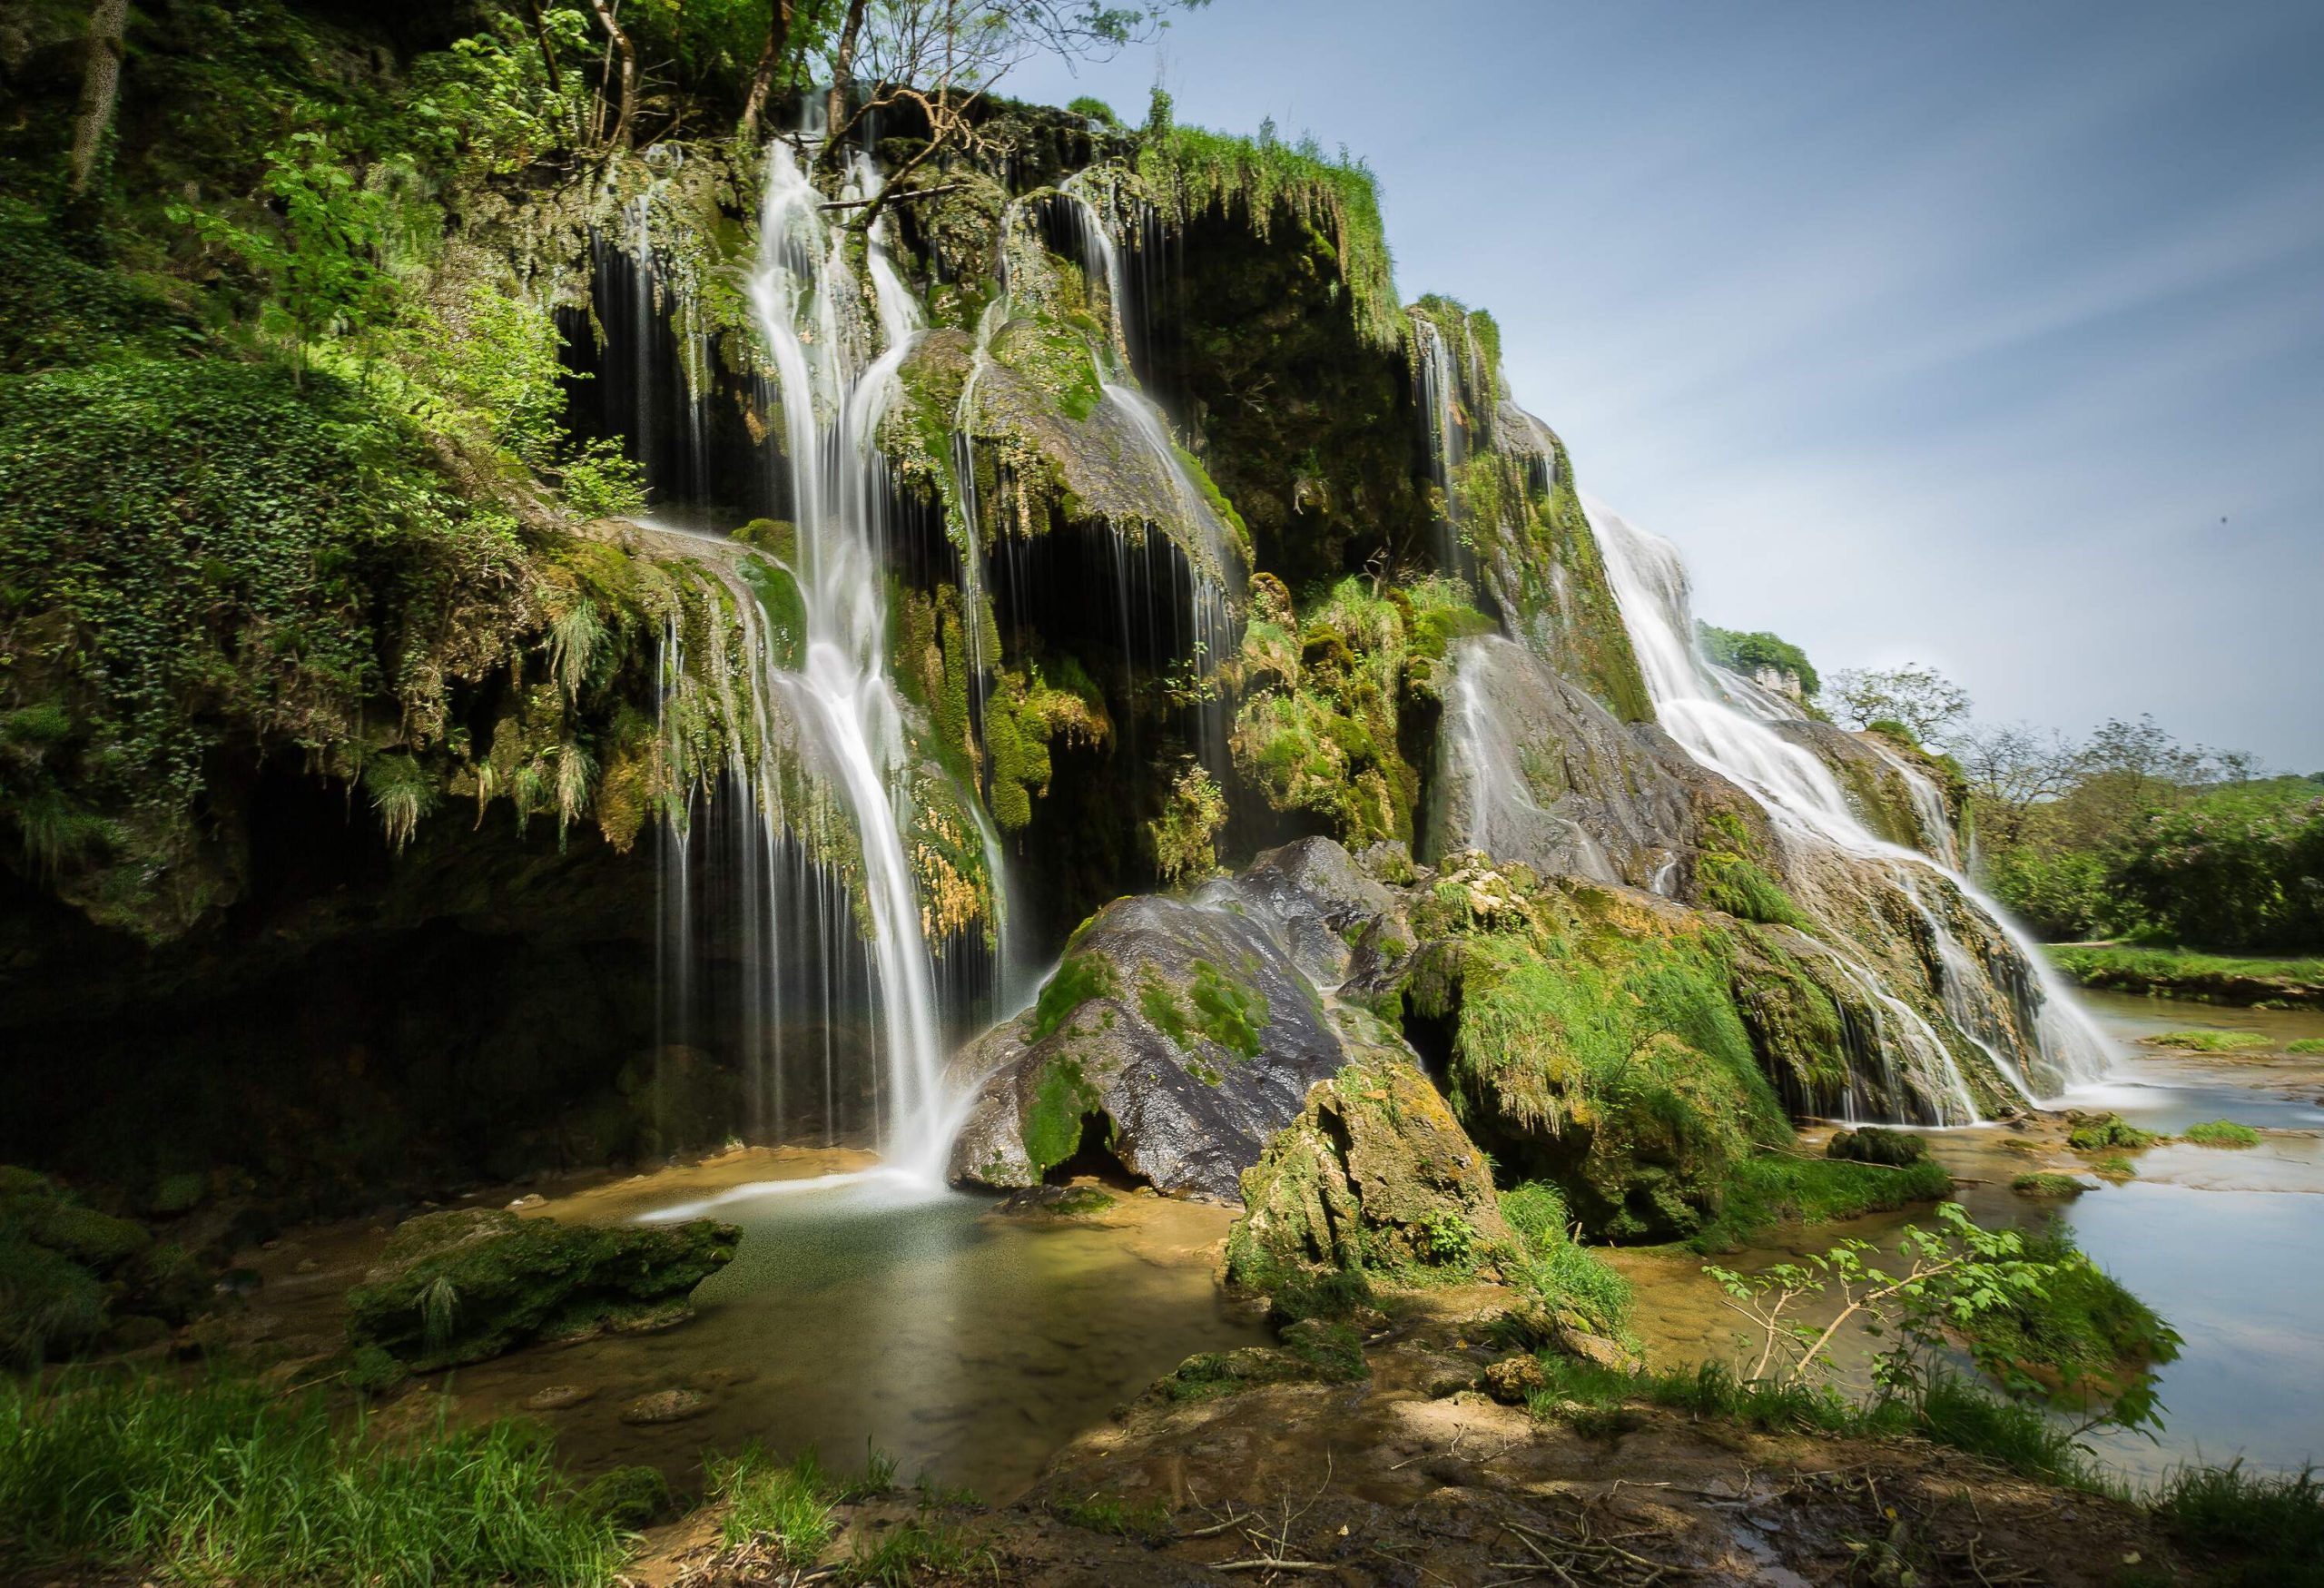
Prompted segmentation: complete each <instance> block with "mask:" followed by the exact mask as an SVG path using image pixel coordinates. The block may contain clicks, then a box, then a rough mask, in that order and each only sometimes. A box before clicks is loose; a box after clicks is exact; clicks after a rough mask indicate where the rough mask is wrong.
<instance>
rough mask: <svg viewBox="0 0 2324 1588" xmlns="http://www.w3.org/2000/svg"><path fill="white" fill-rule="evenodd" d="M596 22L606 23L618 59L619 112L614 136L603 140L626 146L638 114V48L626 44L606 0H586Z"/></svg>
mask: <svg viewBox="0 0 2324 1588" xmlns="http://www.w3.org/2000/svg"><path fill="white" fill-rule="evenodd" d="M589 5H590V8H591V9H592V10H594V11H596V14H597V20H598V21H599V22H601V23H603V24H605V27H606V37H607V38H610V39H611V40H613V44H614V54H616V55H617V56H619V57H620V58H621V112H620V113H619V114H618V115H617V116H615V119H614V131H613V136H611V137H609V138H607V139H606V143H610V144H612V145H613V146H615V148H626V147H628V144H629V123H630V118H631V117H632V116H634V115H635V113H636V112H637V49H636V46H635V45H634V44H631V43H630V42H629V35H627V34H626V33H624V32H623V31H622V25H621V24H620V23H619V22H617V21H615V19H614V8H613V6H611V5H608V4H606V0H589Z"/></svg>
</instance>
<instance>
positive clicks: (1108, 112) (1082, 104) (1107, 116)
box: [1065, 94, 1122, 127]
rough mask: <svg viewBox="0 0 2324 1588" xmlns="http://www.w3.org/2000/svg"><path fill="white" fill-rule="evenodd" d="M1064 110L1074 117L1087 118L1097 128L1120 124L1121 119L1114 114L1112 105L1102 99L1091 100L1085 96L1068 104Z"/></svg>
mask: <svg viewBox="0 0 2324 1588" xmlns="http://www.w3.org/2000/svg"><path fill="white" fill-rule="evenodd" d="M1065 108H1066V109H1067V110H1068V111H1069V112H1071V113H1073V114H1075V115H1078V116H1087V117H1088V118H1089V120H1091V121H1093V122H1096V123H1098V125H1099V126H1103V127H1118V126H1120V125H1121V124H1122V119H1121V117H1119V116H1118V115H1116V114H1115V113H1114V107H1113V106H1112V105H1110V104H1107V103H1106V102H1105V101H1104V100H1102V99H1093V98H1091V97H1090V96H1089V95H1088V94H1083V95H1082V96H1081V97H1080V98H1078V99H1076V100H1072V101H1070V102H1068V104H1067V105H1066V107H1065Z"/></svg>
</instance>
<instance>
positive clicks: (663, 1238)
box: [347, 1208, 742, 1372]
mask: <svg viewBox="0 0 2324 1588" xmlns="http://www.w3.org/2000/svg"><path fill="white" fill-rule="evenodd" d="M741 1238H742V1231H740V1230H739V1229H737V1228H734V1226H733V1225H731V1224H720V1223H717V1222H715V1221H714V1220H712V1219H707V1218H696V1219H692V1220H690V1221H688V1222H686V1223H684V1224H674V1225H665V1226H659V1227H645V1228H638V1227H623V1228H593V1227H590V1226H586V1225H573V1224H560V1223H558V1222H556V1220H555V1219H550V1218H518V1217H517V1215H516V1214H514V1213H510V1212H507V1211H505V1210H502V1209H497V1208H455V1209H451V1210H448V1211H446V1212H442V1213H428V1214H423V1215H421V1216H420V1217H419V1218H413V1219H409V1220H407V1221H406V1222H405V1223H403V1224H402V1225H400V1226H399V1227H398V1228H397V1229H396V1232H395V1234H394V1235H392V1236H390V1237H389V1240H388V1248H387V1250H386V1252H385V1253H384V1254H383V1255H382V1257H381V1258H380V1261H379V1266H378V1267H374V1268H373V1269H372V1270H371V1271H370V1273H369V1274H367V1275H366V1276H364V1280H363V1284H362V1285H361V1286H360V1287H358V1288H357V1289H356V1290H354V1291H353V1292H351V1293H350V1295H349V1297H348V1298H347V1299H348V1309H349V1317H348V1323H347V1330H348V1337H349V1339H350V1341H351V1342H352V1343H353V1344H354V1345H356V1346H359V1347H360V1346H365V1345H371V1346H379V1347H380V1348H382V1349H384V1350H386V1351H387V1352H389V1354H391V1355H392V1356H396V1357H397V1358H398V1359H399V1360H400V1361H402V1362H404V1363H406V1364H407V1365H409V1366H411V1367H413V1368H415V1369H417V1370H419V1371H421V1372H429V1371H433V1370H435V1369H437V1368H440V1367H450V1366H457V1365H458V1364H460V1363H464V1362H481V1361H483V1360H485V1359H486V1358H487V1357H490V1356H499V1355H500V1354H502V1353H503V1352H505V1351H508V1350H512V1349H514V1348H515V1347H517V1346H521V1345H524V1344H526V1343H527V1341H531V1340H536V1339H563V1338H573V1337H578V1336H586V1335H588V1334H593V1333H596V1332H597V1331H598V1330H600V1329H603V1328H607V1327H613V1328H620V1327H625V1326H628V1327H652V1326H654V1325H656V1324H659V1323H664V1322H675V1321H677V1320H678V1319H679V1318H681V1317H684V1314H685V1299H686V1297H688V1296H689V1295H690V1294H692V1292H693V1290H694V1287H695V1286H697V1285H699V1284H701V1283H702V1282H703V1280H704V1279H706V1278H708V1277H710V1276H711V1275H712V1274H714V1273H715V1272H717V1271H718V1269H720V1268H722V1267H724V1266H725V1265H726V1263H727V1262H728V1261H730V1260H731V1259H732V1258H734V1247H735V1243H736V1242H737V1241H739V1240H740V1239H741Z"/></svg>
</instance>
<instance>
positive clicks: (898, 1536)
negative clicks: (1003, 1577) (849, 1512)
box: [842, 1516, 992, 1588]
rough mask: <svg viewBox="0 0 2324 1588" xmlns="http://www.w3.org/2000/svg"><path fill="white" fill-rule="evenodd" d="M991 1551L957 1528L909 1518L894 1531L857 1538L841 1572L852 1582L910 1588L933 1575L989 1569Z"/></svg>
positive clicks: (891, 1587) (884, 1586)
mask: <svg viewBox="0 0 2324 1588" xmlns="http://www.w3.org/2000/svg"><path fill="white" fill-rule="evenodd" d="M991 1563H992V1552H991V1550H990V1549H989V1548H987V1547H985V1546H984V1545H982V1544H978V1543H977V1542H976V1541H975V1540H974V1539H973V1538H971V1537H970V1536H969V1534H966V1533H965V1532H963V1531H962V1530H960V1528H957V1527H943V1526H938V1525H936V1524H931V1523H928V1522H924V1521H922V1520H921V1519H920V1518H919V1517H917V1516H912V1517H907V1518H906V1519H905V1520H903V1521H902V1522H900V1523H898V1524H896V1527H895V1529H894V1531H893V1532H891V1533H889V1534H886V1535H885V1536H883V1537H881V1538H879V1539H877V1540H872V1539H868V1538H867V1539H861V1540H859V1541H857V1544H856V1546H855V1554H854V1556H853V1558H852V1559H851V1560H850V1561H849V1562H848V1563H847V1565H846V1567H845V1569H844V1570H843V1571H842V1578H843V1579H844V1580H845V1581H847V1582H849V1583H876V1584H878V1585H879V1588H910V1585H911V1584H912V1583H924V1582H927V1581H929V1580H930V1577H931V1573H933V1574H936V1575H941V1576H950V1575H960V1576H967V1575H970V1574H973V1573H982V1572H984V1571H986V1570H987V1569H989V1568H990V1565H991Z"/></svg>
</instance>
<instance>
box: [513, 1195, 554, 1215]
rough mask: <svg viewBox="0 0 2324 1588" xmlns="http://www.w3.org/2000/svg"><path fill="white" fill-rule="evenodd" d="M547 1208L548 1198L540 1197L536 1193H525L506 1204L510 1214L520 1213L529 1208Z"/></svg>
mask: <svg viewBox="0 0 2324 1588" xmlns="http://www.w3.org/2000/svg"><path fill="white" fill-rule="evenodd" d="M547 1206H548V1198H547V1197H544V1196H542V1195H541V1194H540V1193H539V1192H538V1191H527V1192H526V1193H525V1194H524V1195H523V1196H521V1197H519V1198H517V1199H516V1200H515V1201H513V1202H511V1203H509V1204H508V1211H510V1212H511V1213H522V1212H524V1211H525V1210H526V1209H527V1208H546V1207H547Z"/></svg>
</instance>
